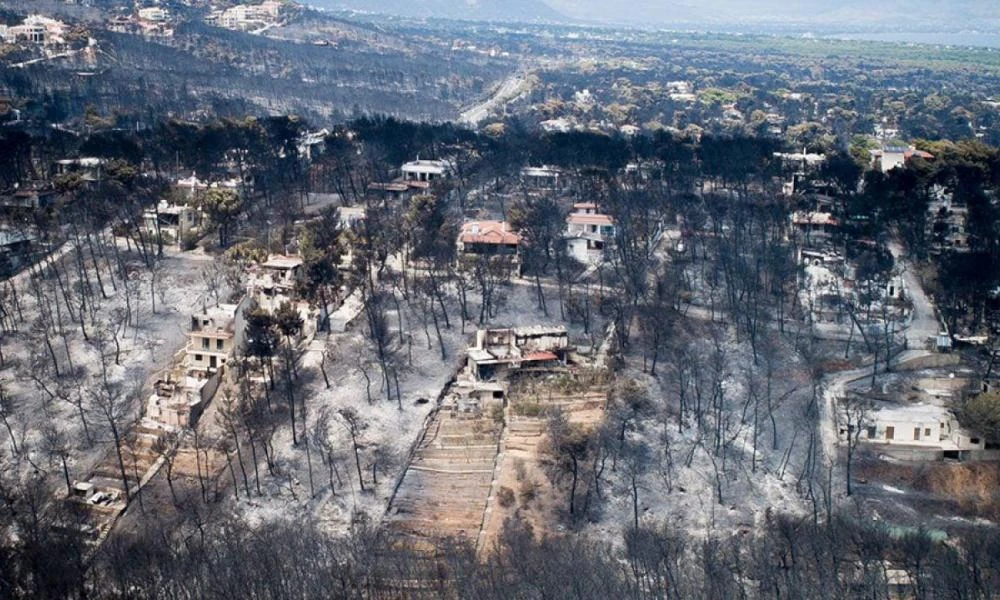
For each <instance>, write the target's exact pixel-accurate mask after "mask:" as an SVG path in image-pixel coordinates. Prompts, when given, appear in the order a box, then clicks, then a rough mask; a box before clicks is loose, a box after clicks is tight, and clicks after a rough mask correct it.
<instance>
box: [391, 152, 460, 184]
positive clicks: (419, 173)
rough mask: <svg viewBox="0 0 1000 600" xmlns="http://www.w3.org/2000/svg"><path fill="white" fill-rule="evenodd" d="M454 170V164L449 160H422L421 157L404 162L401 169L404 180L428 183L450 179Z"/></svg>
mask: <svg viewBox="0 0 1000 600" xmlns="http://www.w3.org/2000/svg"><path fill="white" fill-rule="evenodd" d="M454 170H455V167H454V165H452V164H451V162H449V161H447V160H420V158H417V160H414V161H410V162H408V163H406V164H404V165H403V166H402V168H401V169H400V171H401V172H402V174H403V181H407V182H409V181H418V182H426V183H432V182H435V181H440V180H442V179H448V177H450V176H451V173H452V171H454Z"/></svg>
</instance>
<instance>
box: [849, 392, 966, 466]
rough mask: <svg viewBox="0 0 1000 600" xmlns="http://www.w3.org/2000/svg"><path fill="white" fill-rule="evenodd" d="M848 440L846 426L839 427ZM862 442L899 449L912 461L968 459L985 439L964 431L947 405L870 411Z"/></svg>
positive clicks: (884, 407)
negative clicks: (918, 459) (915, 459)
mask: <svg viewBox="0 0 1000 600" xmlns="http://www.w3.org/2000/svg"><path fill="white" fill-rule="evenodd" d="M839 430H840V435H841V437H842V438H846V435H847V429H846V424H845V423H841V424H840V426H839ZM860 441H861V442H862V443H864V444H870V445H873V446H879V447H880V449H881V450H890V449H895V450H898V452H894V453H895V454H900V453H902V455H903V456H905V457H909V458H921V459H930V458H956V459H960V458H967V457H968V456H969V453H972V452H976V451H982V450H984V449H985V447H986V443H985V439H984V438H983V437H982V436H980V435H978V434H975V433H972V432H970V431H967V430H965V429H963V428H962V427H961V426H960V425H959V423H958V419H957V418H956V417H955V415H954V414H953V413H952V412H951V411H950V410H948V409H947V408H945V407H943V406H936V405H932V404H913V405H899V404H885V405H882V406H881V407H877V408H876V410H872V411H870V412H869V413H868V414H867V415H866V418H865V421H864V424H863V425H862V429H861V435H860Z"/></svg>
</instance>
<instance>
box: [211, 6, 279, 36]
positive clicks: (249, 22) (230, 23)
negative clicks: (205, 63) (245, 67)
mask: <svg viewBox="0 0 1000 600" xmlns="http://www.w3.org/2000/svg"><path fill="white" fill-rule="evenodd" d="M285 7H286V4H285V3H284V2H282V1H280V0H265V1H264V2H260V3H258V4H237V5H236V6H233V7H230V8H226V9H222V10H214V11H212V12H211V13H210V14H209V15H208V16H207V17H206V18H205V21H206V22H207V23H209V24H212V25H216V26H218V27H223V28H225V29H234V30H237V31H255V30H259V29H262V28H264V27H267V26H269V25H274V24H275V23H277V22H278V21H279V20H280V19H281V14H282V11H283V10H284V9H285Z"/></svg>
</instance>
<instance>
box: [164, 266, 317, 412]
mask: <svg viewBox="0 0 1000 600" xmlns="http://www.w3.org/2000/svg"><path fill="white" fill-rule="evenodd" d="M302 265H303V261H302V259H301V258H300V257H298V256H286V255H270V256H269V257H268V258H267V260H266V261H264V262H262V263H260V264H255V265H251V266H250V267H248V268H247V273H246V275H247V285H246V293H245V294H244V295H243V296H242V297H241V298H240V300H239V301H238V302H236V303H234V304H218V305H216V306H206V307H204V308H203V309H202V310H201V311H200V312H197V313H195V314H193V315H190V321H189V327H188V330H187V331H188V342H187V344H186V345H185V346H184V348H183V349H182V350H181V352H180V354H179V356H178V357H176V360H175V361H174V364H173V366H172V367H171V368H170V369H168V370H167V371H166V373H165V374H164V375H163V376H162V377H161V378H160V379H159V380H158V381H157V382H156V385H155V386H154V391H153V393H152V394H151V395H150V397H149V399H148V401H147V403H146V417H147V418H149V419H152V420H153V421H154V422H156V423H158V424H159V425H162V426H166V427H171V428H178V429H179V428H184V427H190V426H193V425H194V424H195V423H196V422H197V420H198V418H199V417H200V416H201V414H202V412H203V411H204V409H205V408H206V407H207V405H208V404H209V402H211V401H212V398H213V397H214V395H215V393H216V391H217V390H218V388H219V386H220V384H222V383H224V382H225V381H226V379H224V378H225V377H226V376H227V373H229V377H230V381H231V376H232V371H231V370H228V371H227V369H228V367H229V365H231V364H232V361H233V360H234V359H235V357H236V356H237V355H238V354H239V353H240V352H242V351H243V348H244V345H245V342H246V335H247V332H246V313H247V311H248V310H249V309H250V308H251V307H255V308H257V309H260V310H264V311H266V312H268V313H269V314H274V313H276V312H277V311H278V310H279V309H280V308H281V307H282V306H284V305H286V304H287V305H290V306H291V307H292V308H293V309H295V310H296V311H297V312H298V314H299V316H300V317H301V318H302V322H303V329H302V331H301V332H300V335H301V336H302V337H307V338H308V337H310V336H312V335H315V333H316V330H317V326H318V323H319V320H320V318H321V316H322V315H321V311H322V310H323V309H320V308H315V307H313V306H310V304H309V303H308V302H306V301H304V300H303V299H302V298H301V297H300V295H299V293H298V285H299V283H300V281H301V278H302V276H303V269H302Z"/></svg>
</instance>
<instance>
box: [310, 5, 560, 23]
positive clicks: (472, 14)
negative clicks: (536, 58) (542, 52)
mask: <svg viewBox="0 0 1000 600" xmlns="http://www.w3.org/2000/svg"><path fill="white" fill-rule="evenodd" d="M305 3H306V4H311V5H313V6H318V7H322V8H341V9H350V10H358V11H365V12H373V13H383V14H391V15H399V16H403V17H419V18H433V17H437V18H441V19H460V20H469V21H518V22H528V23H531V22H540V21H550V22H556V21H569V20H570V18H569V17H567V16H566V15H564V14H562V13H561V12H559V11H557V10H555V9H553V8H552V7H551V6H549V5H548V4H546V3H545V2H543V1H542V0H305Z"/></svg>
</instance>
